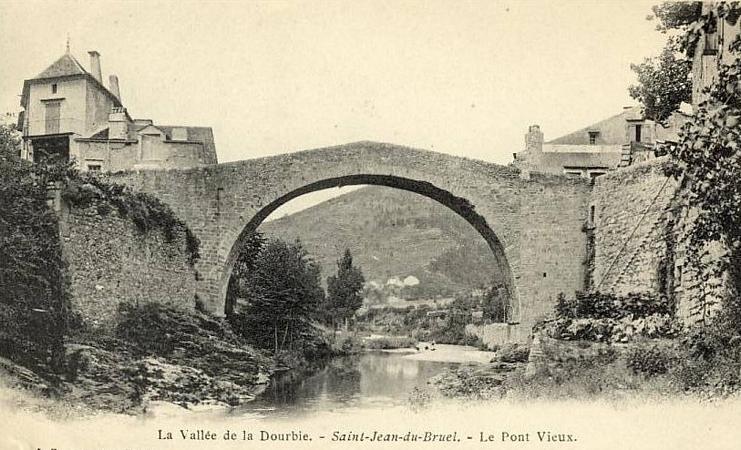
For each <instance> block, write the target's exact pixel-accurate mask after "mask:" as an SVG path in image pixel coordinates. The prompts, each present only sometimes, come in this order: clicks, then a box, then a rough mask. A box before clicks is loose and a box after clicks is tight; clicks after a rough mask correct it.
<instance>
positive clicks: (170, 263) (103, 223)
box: [59, 203, 197, 328]
mask: <svg viewBox="0 0 741 450" xmlns="http://www.w3.org/2000/svg"><path fill="white" fill-rule="evenodd" d="M102 213H104V214H102ZM59 221H60V234H61V237H62V248H63V252H64V257H65V260H66V262H67V264H68V273H69V274H70V280H71V292H72V307H73V309H74V310H75V311H76V312H79V313H80V314H81V315H82V318H83V321H84V322H85V324H86V325H89V326H92V327H106V328H108V327H111V326H113V325H115V315H116V310H117V307H118V305H119V303H122V302H127V301H128V302H152V301H154V302H160V303H164V304H170V305H173V306H177V307H179V308H184V309H194V307H195V297H194V296H195V292H196V283H197V281H196V276H195V269H194V268H193V267H191V266H190V265H189V263H188V253H187V251H186V248H185V238H184V236H180V237H178V239H176V240H174V241H172V242H167V241H166V240H165V238H164V236H163V234H162V232H161V231H158V230H154V231H150V232H148V233H146V234H145V233H142V232H141V231H139V229H137V228H136V226H135V225H134V223H133V222H131V220H130V219H128V218H122V217H120V216H119V214H118V212H117V211H116V209H115V208H110V205H108V204H104V205H101V204H100V203H97V204H94V205H93V206H91V207H89V208H84V209H80V208H76V207H74V206H69V205H66V204H63V205H62V208H61V211H60V220H59Z"/></svg>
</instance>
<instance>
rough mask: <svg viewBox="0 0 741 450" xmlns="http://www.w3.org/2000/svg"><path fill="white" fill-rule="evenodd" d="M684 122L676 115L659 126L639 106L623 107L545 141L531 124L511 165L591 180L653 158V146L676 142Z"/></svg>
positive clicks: (538, 129) (683, 118) (539, 131)
mask: <svg viewBox="0 0 741 450" xmlns="http://www.w3.org/2000/svg"><path fill="white" fill-rule="evenodd" d="M686 120H687V116H685V115H684V114H682V113H680V112H676V113H674V114H673V115H672V116H671V117H670V118H669V120H668V121H667V122H668V123H667V124H666V126H662V125H661V124H657V123H656V122H654V121H652V120H649V119H647V118H645V117H644V116H643V114H642V112H641V108H640V107H637V106H627V107H625V108H623V111H621V112H620V113H619V114H616V115H614V116H612V117H608V118H606V119H604V120H601V121H599V122H597V123H594V124H592V125H589V126H587V127H584V128H582V129H580V130H577V131H574V132H573V133H569V134H567V135H565V136H561V137H559V138H556V139H552V140H550V141H547V142H544V140H543V132H542V131H541V130H540V127H539V126H538V125H532V126H531V127H530V128H529V129H528V132H527V134H526V135H525V150H523V151H521V152H517V153H515V154H514V158H515V160H514V164H515V166H518V167H520V168H522V169H526V170H529V171H535V172H542V173H551V174H560V175H567V176H576V177H585V178H595V177H598V176H600V175H603V174H605V173H607V172H609V171H611V170H615V169H617V168H618V167H625V166H629V165H631V164H634V163H637V162H640V161H643V160H646V159H650V158H653V157H654V156H655V152H654V149H655V145H656V144H657V143H661V142H666V141H676V140H677V139H678V131H679V129H680V128H681V126H682V124H683V123H684V122H685V121H686Z"/></svg>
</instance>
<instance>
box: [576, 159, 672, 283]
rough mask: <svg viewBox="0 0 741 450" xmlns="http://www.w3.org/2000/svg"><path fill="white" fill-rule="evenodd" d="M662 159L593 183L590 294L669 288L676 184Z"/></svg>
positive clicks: (607, 176)
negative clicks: (667, 173)
mask: <svg viewBox="0 0 741 450" xmlns="http://www.w3.org/2000/svg"><path fill="white" fill-rule="evenodd" d="M665 164H666V159H665V158H660V159H654V160H651V161H649V162H646V163H642V164H638V165H635V166H631V167H628V168H625V169H621V170H619V171H615V172H612V173H609V174H606V175H603V176H601V177H599V178H597V180H595V184H594V189H593V191H592V196H591V199H590V208H593V211H594V213H593V220H592V223H591V227H592V232H593V235H594V246H595V249H594V259H593V261H592V264H593V266H592V280H591V283H590V287H591V289H592V290H595V291H600V292H606V293H616V294H626V293H629V292H656V293H658V292H662V293H668V291H671V290H673V287H672V286H671V284H672V274H673V268H672V266H673V261H672V259H673V257H672V254H671V253H672V252H673V250H672V249H671V248H670V242H668V241H667V240H668V239H669V240H671V237H672V236H673V233H674V231H673V218H672V217H673V212H672V209H673V207H674V204H673V201H674V199H675V197H676V196H675V193H676V190H677V186H678V184H677V182H676V180H674V179H672V178H668V177H667V176H666V175H665V174H664V165H665Z"/></svg>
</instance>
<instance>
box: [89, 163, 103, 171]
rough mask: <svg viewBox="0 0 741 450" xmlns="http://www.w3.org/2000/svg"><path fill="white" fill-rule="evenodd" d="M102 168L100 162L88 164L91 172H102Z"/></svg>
mask: <svg viewBox="0 0 741 450" xmlns="http://www.w3.org/2000/svg"><path fill="white" fill-rule="evenodd" d="M100 169H101V167H100V164H88V165H87V170H89V171H91V172H100Z"/></svg>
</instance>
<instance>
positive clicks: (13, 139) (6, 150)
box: [0, 113, 21, 159]
mask: <svg viewBox="0 0 741 450" xmlns="http://www.w3.org/2000/svg"><path fill="white" fill-rule="evenodd" d="M12 118H13V115H12V114H10V113H6V114H5V119H6V120H7V121H10V120H11V119H12ZM20 151H21V134H20V133H19V132H18V130H17V129H16V126H15V124H12V123H0V158H6V159H18V157H19V155H20Z"/></svg>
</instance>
